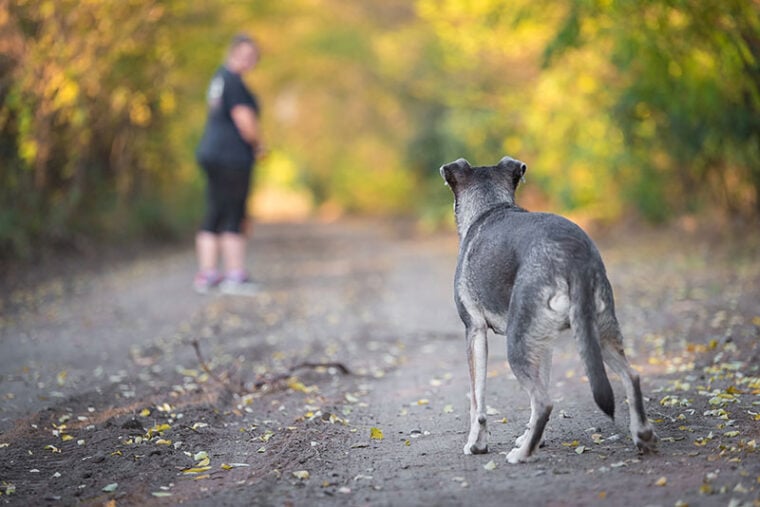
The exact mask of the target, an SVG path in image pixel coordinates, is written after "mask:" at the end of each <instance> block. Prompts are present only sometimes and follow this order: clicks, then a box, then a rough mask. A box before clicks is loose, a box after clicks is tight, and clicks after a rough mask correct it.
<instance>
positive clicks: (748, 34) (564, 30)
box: [0, 0, 760, 258]
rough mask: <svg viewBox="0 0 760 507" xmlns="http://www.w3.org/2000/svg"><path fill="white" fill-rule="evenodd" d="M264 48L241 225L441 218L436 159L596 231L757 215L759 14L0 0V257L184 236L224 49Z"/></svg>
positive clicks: (438, 4) (192, 213)
mask: <svg viewBox="0 0 760 507" xmlns="http://www.w3.org/2000/svg"><path fill="white" fill-rule="evenodd" d="M240 31H245V32H247V33H249V34H251V35H252V36H254V38H256V39H257V41H258V42H259V44H260V46H261V49H262V59H261V61H260V64H259V66H258V67H257V68H256V69H255V70H254V71H253V72H252V73H251V74H250V75H248V76H246V81H247V82H248V83H249V85H250V87H251V88H252V89H253V90H254V91H255V92H256V93H257V95H258V96H259V99H260V101H261V103H262V108H263V117H262V121H263V126H264V127H263V128H264V133H265V139H264V142H265V144H266V146H267V147H268V149H269V152H268V154H267V156H266V157H265V158H264V159H263V160H261V162H260V163H259V164H258V166H257V168H256V174H257V176H256V187H255V188H256V195H255V198H254V199H253V200H252V205H251V212H252V214H254V215H255V216H256V217H257V218H258V219H259V220H284V219H287V220H300V219H306V218H309V217H315V216H316V217H322V218H327V219H330V218H336V217H341V216H346V215H365V216H366V215H369V216H382V217H399V216H403V217H413V218H414V219H415V220H417V221H418V223H419V224H420V225H421V226H422V227H425V228H431V229H432V228H435V227H439V226H441V225H442V224H443V225H446V224H449V223H451V220H452V217H451V196H450V194H449V192H448V191H447V190H446V189H445V188H444V187H443V184H442V181H441V180H440V176H439V174H438V167H440V166H441V165H442V164H443V163H445V162H449V161H451V160H454V159H456V158H458V157H465V158H467V159H468V160H470V162H471V163H473V164H474V165H487V164H493V163H496V162H497V161H498V160H499V159H500V158H501V157H502V156H503V155H505V154H509V155H511V156H513V157H515V158H519V159H521V160H523V161H525V162H526V163H527V164H528V168H529V169H528V173H527V178H528V182H529V184H528V185H526V186H525V187H524V188H523V189H522V190H521V194H520V200H519V201H520V203H521V204H523V205H524V206H526V207H528V208H529V209H546V210H552V211H556V212H563V213H573V214H574V216H577V217H582V218H584V219H587V220H593V221H598V222H600V223H605V224H616V223H620V221H626V222H627V221H631V220H634V221H642V222H652V223H656V224H661V223H667V222H668V221H671V220H673V219H674V218H678V219H679V220H682V219H683V217H692V220H698V219H695V218H693V217H700V216H710V217H711V218H712V219H715V217H720V218H721V219H725V220H741V221H744V222H747V221H749V222H750V223H751V222H752V221H755V222H757V221H758V217H760V3H758V2H757V0H698V1H697V0H638V1H626V0H621V1H614V2H613V1H611V0H577V1H571V0H552V1H548V0H511V1H500V0H441V1H433V0H416V1H411V0H384V1H383V2H377V1H375V0H352V1H345V0H288V1H287V2H274V1H246V2H242V1H237V2H231V1H223V0H203V1H201V2H190V1H187V2H185V1H180V0H120V1H112V0H54V1H53V0H12V1H9V0H0V257H11V258H24V257H29V256H31V255H34V254H35V252H36V251H37V250H38V249H39V248H40V247H41V246H44V245H48V246H50V245H72V244H76V243H77V242H78V241H81V240H82V239H83V238H86V239H87V240H88V241H89V240H92V239H95V240H97V241H112V240H116V238H118V239H122V240H123V239H125V238H126V239H129V238H188V237H189V235H188V233H190V232H192V231H194V229H195V227H197V225H198V221H199V217H200V215H201V212H202V208H203V200H202V189H203V182H202V179H201V173H200V171H199V170H198V168H197V166H196V164H195V160H194V150H195V145H196V143H197V141H198V139H199V137H200V135H201V132H202V129H203V123H204V119H205V91H206V86H207V84H208V80H209V79H210V77H211V75H212V74H213V72H214V70H215V69H216V68H217V67H218V66H219V65H220V63H221V61H222V59H223V56H224V52H225V50H226V47H227V44H228V42H229V40H230V38H231V36H232V35H234V34H235V33H237V32H240Z"/></svg>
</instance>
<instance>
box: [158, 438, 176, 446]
mask: <svg viewBox="0 0 760 507" xmlns="http://www.w3.org/2000/svg"><path fill="white" fill-rule="evenodd" d="M155 444H156V445H172V441H171V440H166V439H165V438H159V439H158V440H156V441H155Z"/></svg>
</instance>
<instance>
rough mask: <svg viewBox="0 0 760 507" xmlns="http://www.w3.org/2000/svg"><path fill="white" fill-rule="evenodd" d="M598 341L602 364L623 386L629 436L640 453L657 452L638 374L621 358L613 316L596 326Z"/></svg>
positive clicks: (620, 335)
mask: <svg viewBox="0 0 760 507" xmlns="http://www.w3.org/2000/svg"><path fill="white" fill-rule="evenodd" d="M599 338H600V341H601V346H602V357H603V358H604V362H605V363H607V365H608V366H609V367H610V368H611V369H612V371H614V372H615V373H617V374H618V376H619V377H620V379H621V380H622V382H623V386H624V387H625V394H626V396H627V397H628V408H629V411H630V419H631V421H630V428H631V437H632V438H633V441H634V443H635V444H636V447H638V448H639V450H640V451H641V452H643V453H649V452H654V451H656V450H657V435H656V434H655V432H654V428H652V424H651V423H650V422H649V419H647V415H646V412H645V411H644V399H643V396H642V395H641V385H640V381H639V375H638V373H636V372H635V371H634V370H633V368H631V365H630V364H629V363H628V359H626V357H625V351H624V348H623V336H622V334H621V333H620V328H619V326H618V324H617V321H616V320H615V319H614V317H612V318H611V319H609V320H608V322H607V323H606V325H605V326H600V336H599Z"/></svg>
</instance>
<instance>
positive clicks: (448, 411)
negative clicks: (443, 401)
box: [443, 405, 454, 414]
mask: <svg viewBox="0 0 760 507" xmlns="http://www.w3.org/2000/svg"><path fill="white" fill-rule="evenodd" d="M443 413H444V414H452V413H454V405H445V406H444V407H443Z"/></svg>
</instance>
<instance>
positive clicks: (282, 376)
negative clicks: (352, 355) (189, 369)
mask: <svg viewBox="0 0 760 507" xmlns="http://www.w3.org/2000/svg"><path fill="white" fill-rule="evenodd" d="M190 343H191V345H192V346H193V349H195V356H196V357H197V358H198V364H200V366H201V369H202V370H203V371H205V372H206V373H207V374H208V376H209V377H210V378H211V379H212V380H214V381H215V382H216V383H218V384H220V385H221V386H222V387H224V388H225V389H227V390H228V391H230V392H232V393H234V394H238V395H243V394H250V393H253V392H255V391H257V390H259V389H261V388H262V387H265V386H271V385H274V384H277V383H279V382H283V381H285V380H287V379H289V378H291V377H292V376H293V374H294V373H295V372H296V371H298V370H301V369H304V368H311V369H317V368H335V369H336V370H338V371H340V372H341V373H342V374H343V375H351V374H352V373H351V370H349V369H348V367H346V365H344V364H343V363H339V362H326V363H312V362H310V361H304V362H301V363H298V364H296V365H295V366H291V367H290V368H288V370H287V371H286V372H285V373H279V374H277V375H271V376H268V377H265V378H263V379H260V380H258V381H256V382H255V383H254V384H253V389H246V388H244V387H242V386H241V387H238V388H235V386H233V385H231V383H230V382H229V381H226V380H224V379H222V378H220V377H219V376H218V375H216V374H214V372H213V371H212V370H211V368H210V367H209V365H208V363H207V362H206V360H205V359H204V358H203V354H202V353H201V345H200V343H199V342H198V340H192V341H191V342H190Z"/></svg>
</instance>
